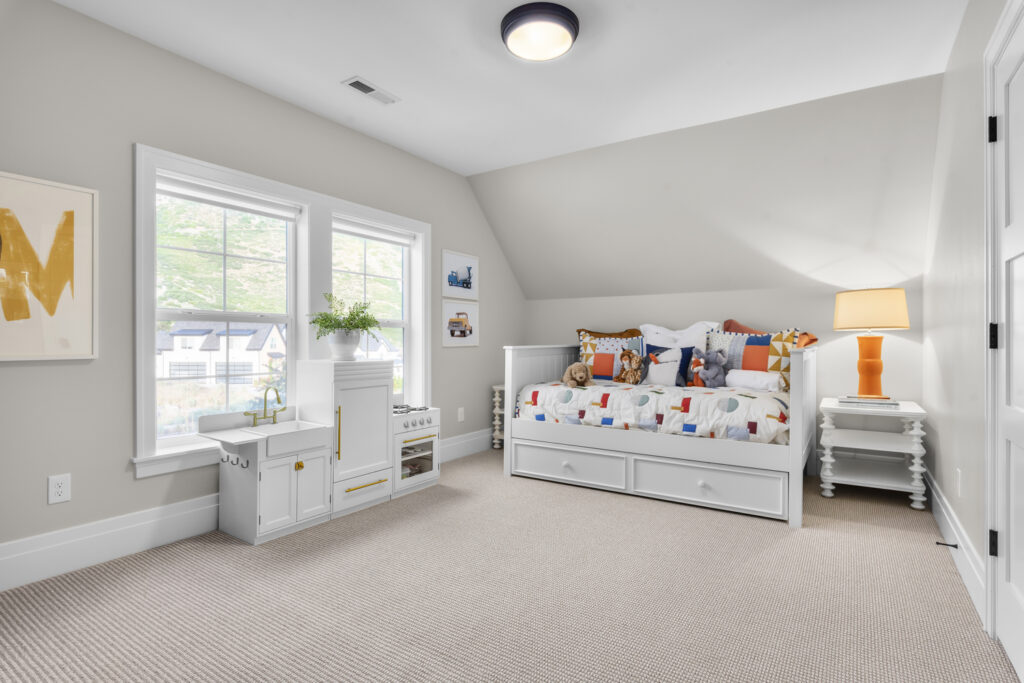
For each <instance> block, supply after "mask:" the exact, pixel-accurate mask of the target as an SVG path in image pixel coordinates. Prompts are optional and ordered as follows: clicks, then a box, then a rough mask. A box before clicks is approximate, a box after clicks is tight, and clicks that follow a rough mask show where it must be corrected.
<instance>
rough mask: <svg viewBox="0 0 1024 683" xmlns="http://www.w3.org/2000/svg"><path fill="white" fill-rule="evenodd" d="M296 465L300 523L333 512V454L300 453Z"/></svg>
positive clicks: (298, 517) (324, 451)
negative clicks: (297, 465)
mask: <svg viewBox="0 0 1024 683" xmlns="http://www.w3.org/2000/svg"><path fill="white" fill-rule="evenodd" d="M296 457H297V458H298V461H297V463H296V464H299V465H301V467H298V468H297V469H296V472H297V474H296V479H297V484H296V486H297V488H296V499H297V501H298V516H297V519H298V521H300V522H301V521H302V520H304V519H309V518H310V517H316V516H317V515H323V514H327V513H328V512H330V511H331V453H330V451H328V450H327V449H323V450H319V451H310V452H309V453H300V454H299V455H298V456H296Z"/></svg>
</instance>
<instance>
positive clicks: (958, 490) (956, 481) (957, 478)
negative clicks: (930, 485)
mask: <svg viewBox="0 0 1024 683" xmlns="http://www.w3.org/2000/svg"><path fill="white" fill-rule="evenodd" d="M962 482H963V477H962V476H961V475H960V468H959V467H957V468H956V472H955V473H954V474H953V483H954V485H955V487H956V497H957V498H960V497H961V496H962V495H963V489H962V488H961V483H962Z"/></svg>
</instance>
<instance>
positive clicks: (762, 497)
mask: <svg viewBox="0 0 1024 683" xmlns="http://www.w3.org/2000/svg"><path fill="white" fill-rule="evenodd" d="M786 482H787V476H786V474H785V473H784V472H772V471H770V470H754V469H746V468H742V467H729V466H726V465H709V464H705V463H695V462H688V461H683V460H680V461H671V460H654V459H651V458H643V457H639V456H638V457H634V458H633V490H634V492H636V493H638V494H641V495H647V496H656V497H658V498H667V499H670V500H678V501H682V502H686V503H697V504H700V505H708V506H712V507H719V508H724V509H729V510H737V511H740V512H752V513H755V514H758V515H765V516H768V517H785V516H786V508H787V504H788V501H787V498H786V490H787V487H786Z"/></svg>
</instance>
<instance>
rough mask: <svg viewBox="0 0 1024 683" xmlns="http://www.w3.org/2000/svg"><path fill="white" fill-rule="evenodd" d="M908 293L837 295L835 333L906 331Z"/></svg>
mask: <svg viewBox="0 0 1024 683" xmlns="http://www.w3.org/2000/svg"><path fill="white" fill-rule="evenodd" d="M909 328H910V316H909V315H908V314H907V293H906V291H905V290H904V289H903V288H902V287H889V288H884V289H853V290H850V291H847V292H839V293H837V294H836V310H835V318H834V320H833V324H832V329H835V330H906V329H909Z"/></svg>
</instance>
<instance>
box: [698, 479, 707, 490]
mask: <svg viewBox="0 0 1024 683" xmlns="http://www.w3.org/2000/svg"><path fill="white" fill-rule="evenodd" d="M707 487H708V483H707V482H706V481H704V480H703V479H700V480H698V481H697V488H699V489H707Z"/></svg>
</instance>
